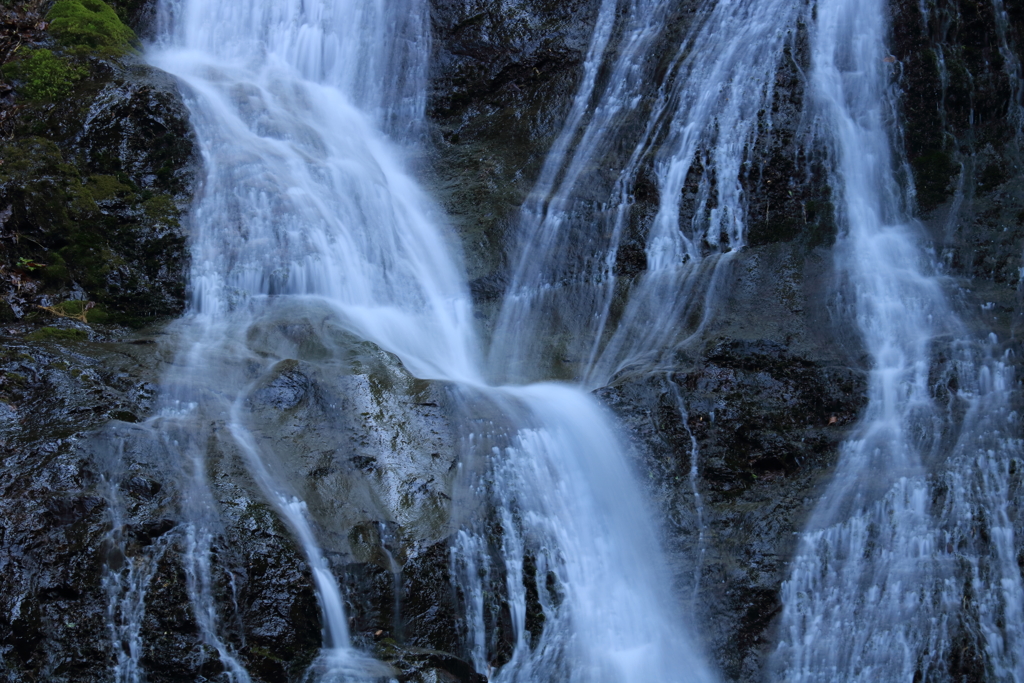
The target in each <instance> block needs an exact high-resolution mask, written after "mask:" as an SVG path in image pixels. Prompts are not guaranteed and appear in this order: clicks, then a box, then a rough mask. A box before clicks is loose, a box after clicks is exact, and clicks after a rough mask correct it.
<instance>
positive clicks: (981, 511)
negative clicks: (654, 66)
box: [774, 0, 1024, 682]
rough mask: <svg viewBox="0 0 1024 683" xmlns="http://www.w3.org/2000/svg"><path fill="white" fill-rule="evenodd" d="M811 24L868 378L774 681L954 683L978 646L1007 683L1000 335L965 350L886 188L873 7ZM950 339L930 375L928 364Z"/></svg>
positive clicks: (1015, 590) (891, 114)
mask: <svg viewBox="0 0 1024 683" xmlns="http://www.w3.org/2000/svg"><path fill="white" fill-rule="evenodd" d="M814 9H815V12H814V15H812V17H810V20H809V24H810V25H811V26H812V29H811V44H812V71H811V74H810V81H809V91H810V93H811V96H812V97H813V104H812V107H813V108H814V111H815V112H816V113H817V115H818V117H819V119H818V120H819V125H820V130H819V131H818V132H817V135H818V136H819V139H820V140H821V141H822V142H823V143H824V144H825V145H826V146H827V147H828V148H829V151H830V155H831V157H832V161H833V170H832V172H833V190H834V192H835V194H836V198H837V200H838V201H837V208H836V213H837V220H838V223H839V225H840V226H841V234H840V239H839V241H838V242H837V245H836V250H835V254H836V264H837V272H838V274H839V275H840V277H841V278H842V279H843V280H844V283H843V284H842V285H841V289H840V291H841V292H843V296H844V297H846V298H845V306H844V307H843V309H842V313H844V314H847V315H850V316H851V317H852V318H853V319H854V320H856V322H857V326H858V328H859V329H860V331H861V335H862V339H863V343H864V346H865V348H866V350H867V352H868V353H869V355H870V358H871V371H870V376H869V384H868V398H869V403H868V407H867V411H866V413H865V415H864V416H863V417H862V419H861V421H860V423H859V425H858V427H857V430H856V432H855V435H854V436H853V438H851V439H850V440H849V441H847V442H846V443H845V444H844V445H843V448H842V451H841V454H840V462H839V466H838V470H837V472H836V476H835V479H834V481H833V483H832V484H831V485H830V487H829V489H828V491H827V492H826V493H825V495H824V497H823V498H822V500H821V501H820V502H819V503H818V506H817V508H816V510H815V513H814V515H813V518H812V521H811V524H810V528H809V530H808V531H807V532H806V533H805V534H804V535H803V537H802V539H801V545H800V549H799V551H798V553H797V557H796V559H795V561H794V563H793V567H792V574H791V578H790V579H789V581H788V582H787V583H786V584H785V585H784V587H783V603H784V611H783V615H782V619H781V624H780V626H781V628H782V635H781V641H782V642H781V644H780V646H779V649H778V651H777V652H776V657H775V664H776V667H777V668H776V670H775V672H774V673H775V675H776V676H778V677H779V678H780V679H782V680H787V681H893V682H895V681H911V680H914V681H916V680H935V681H943V680H959V678H960V676H962V675H963V674H962V673H961V674H958V673H956V672H955V671H953V670H951V669H952V666H951V664H950V662H951V661H953V660H955V659H956V658H957V657H958V655H959V654H960V653H961V651H962V650H965V649H966V648H968V647H971V646H976V647H979V648H980V649H982V650H984V651H985V652H986V654H987V656H988V661H987V662H986V664H985V665H984V669H985V670H986V671H987V673H988V675H991V676H993V679H992V680H1014V681H1019V680H1021V676H1022V672H1024V670H1022V669H1021V664H1020V637H1021V636H1020V634H1021V633H1022V628H1024V623H1022V622H1021V616H1020V614H1021V609H1022V605H1024V594H1022V593H1021V576H1020V571H1019V569H1018V568H1017V567H1016V566H1015V562H1016V560H1015V559H1012V560H1011V559H1010V558H1016V553H1017V551H1016V544H1015V541H1014V524H1015V522H1014V520H1012V519H1011V517H1013V516H1014V515H1015V512H1014V511H1015V508H1016V502H1018V501H1019V499H1020V492H1019V491H1017V490H1014V489H1015V488H1016V486H1015V484H1014V483H1013V482H1014V477H1012V476H1011V470H1012V469H1013V468H1014V467H1015V466H1016V465H1015V464H1014V463H1019V462H1020V441H1019V437H1016V436H1015V434H1018V433H1019V423H1018V419H1017V416H1016V414H1015V413H1014V412H1013V411H1012V409H1011V408H1010V402H1009V401H1010V392H1009V386H1010V382H1011V381H1012V380H1011V374H1010V372H1009V370H1008V368H1007V366H1006V365H1005V363H1004V362H1002V361H1001V360H1000V359H999V355H1000V351H999V343H998V340H997V339H996V337H995V335H994V334H993V335H990V337H989V338H987V339H982V340H978V341H976V342H975V341H974V340H972V339H971V335H970V333H969V332H968V331H967V330H966V329H965V328H964V327H963V326H961V324H960V322H959V320H958V317H957V315H956V314H955V313H954V311H953V310H951V308H950V306H949V304H948V302H947V299H946V295H945V294H944V292H943V290H942V288H941V286H940V285H941V284H942V283H941V281H940V279H939V278H938V277H936V276H935V275H934V273H935V266H934V264H933V263H932V262H931V260H930V257H929V253H928V252H927V251H925V249H924V248H923V246H922V244H923V238H922V235H921V234H920V233H919V230H918V225H917V224H916V222H915V221H914V220H913V219H912V218H911V215H910V212H909V207H908V201H907V196H908V194H909V192H908V189H909V188H907V187H905V186H902V185H901V184H900V182H899V181H898V171H899V170H900V169H899V162H898V157H897V156H896V154H894V152H893V147H894V144H893V139H894V137H895V135H896V134H897V132H898V127H897V126H896V124H895V121H896V119H897V104H898V99H897V98H898V91H897V89H896V87H895V85H894V82H895V74H894V73H893V72H892V71H891V69H892V68H893V67H891V66H890V64H893V63H894V62H893V60H892V59H888V60H887V59H885V58H884V57H885V56H886V55H888V54H889V51H888V50H887V49H886V44H885V40H886V36H887V30H888V27H887V25H886V19H885V17H886V13H885V9H886V4H885V2H883V1H882V0H874V1H872V2H865V1H863V0H827V1H823V2H819V3H817V4H816V6H815V8H814ZM940 335H944V336H945V338H944V339H943V338H942V337H941V336H940ZM937 340H942V341H941V342H940V341H937ZM949 340H953V342H952V347H951V348H948V349H947V350H946V353H947V354H948V356H949V357H950V358H951V360H950V361H949V362H947V363H945V364H941V362H940V361H939V359H938V358H937V353H936V348H935V347H936V346H937V345H938V344H939V343H944V344H950V341H949ZM936 371H938V372H939V373H940V374H939V378H940V380H939V381H936V379H935V376H934V373H936ZM951 377H953V378H955V384H953V383H951V384H950V385H949V386H950V387H955V388H954V389H953V390H952V392H951V393H950V394H948V395H947V396H946V399H945V405H941V404H940V403H939V400H938V399H940V398H941V395H942V392H941V391H938V392H937V390H938V389H940V388H941V387H942V384H941V378H945V379H946V381H949V378H951ZM937 393H938V395H936V394H937ZM964 409H966V414H965V415H964V416H963V417H962V419H961V418H959V417H958V416H957V412H958V411H960V410H964ZM950 442H952V443H950ZM951 446H952V449H951ZM943 501H944V502H943ZM1011 564H1013V565H1014V566H1011Z"/></svg>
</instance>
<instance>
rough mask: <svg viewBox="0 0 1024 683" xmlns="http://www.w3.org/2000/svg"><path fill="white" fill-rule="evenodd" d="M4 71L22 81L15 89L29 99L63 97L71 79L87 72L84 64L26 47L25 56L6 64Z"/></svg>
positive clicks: (69, 92)
mask: <svg viewBox="0 0 1024 683" xmlns="http://www.w3.org/2000/svg"><path fill="white" fill-rule="evenodd" d="M6 71H7V74H8V75H9V76H12V77H13V78H16V79H18V80H19V81H22V85H21V87H20V88H19V90H20V91H21V93H22V94H23V95H24V96H25V97H27V98H29V99H30V100H57V99H60V98H62V97H67V96H68V95H69V94H71V88H73V87H74V85H75V83H77V82H78V81H80V80H82V79H83V78H85V77H86V76H87V75H88V71H86V70H85V68H84V67H81V66H78V65H76V64H72V63H71V62H70V61H69V60H67V59H65V58H62V57H58V56H57V55H55V54H53V52H51V51H50V50H46V49H38V50H30V51H29V53H28V55H27V56H26V57H24V58H23V59H20V60H18V61H17V62H14V63H13V64H10V65H8V66H7V67H6Z"/></svg>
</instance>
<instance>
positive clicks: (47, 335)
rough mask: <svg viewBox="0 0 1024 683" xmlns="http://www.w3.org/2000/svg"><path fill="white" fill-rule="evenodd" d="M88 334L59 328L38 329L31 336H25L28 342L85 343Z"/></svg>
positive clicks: (83, 331)
mask: <svg viewBox="0 0 1024 683" xmlns="http://www.w3.org/2000/svg"><path fill="white" fill-rule="evenodd" d="M88 338H89V333H88V332H86V331H85V330H77V329H65V328H61V327H40V328H39V329H38V330H36V331H35V332H33V333H31V334H27V335H25V339H28V340H29V341H85V340H86V339H88Z"/></svg>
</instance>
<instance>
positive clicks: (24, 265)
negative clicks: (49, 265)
mask: <svg viewBox="0 0 1024 683" xmlns="http://www.w3.org/2000/svg"><path fill="white" fill-rule="evenodd" d="M15 265H17V267H18V268H21V269H22V270H27V271H30V272H31V271H33V270H35V269H36V268H45V267H46V264H45V263H39V262H37V261H33V260H32V259H29V258H27V257H25V256H22V257H21V258H20V259H18V263H17V264H15Z"/></svg>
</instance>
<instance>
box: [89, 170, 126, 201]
mask: <svg viewBox="0 0 1024 683" xmlns="http://www.w3.org/2000/svg"><path fill="white" fill-rule="evenodd" d="M86 187H87V188H88V190H89V194H90V195H92V198H93V199H94V200H96V201H97V202H102V201H105V200H107V199H114V198H116V197H120V196H123V195H125V194H127V193H129V192H131V191H132V189H131V188H130V187H128V186H127V185H125V184H124V183H122V182H121V181H120V180H119V179H118V178H117V177H116V176H112V175H93V176H89V181H88V182H87V183H86Z"/></svg>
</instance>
